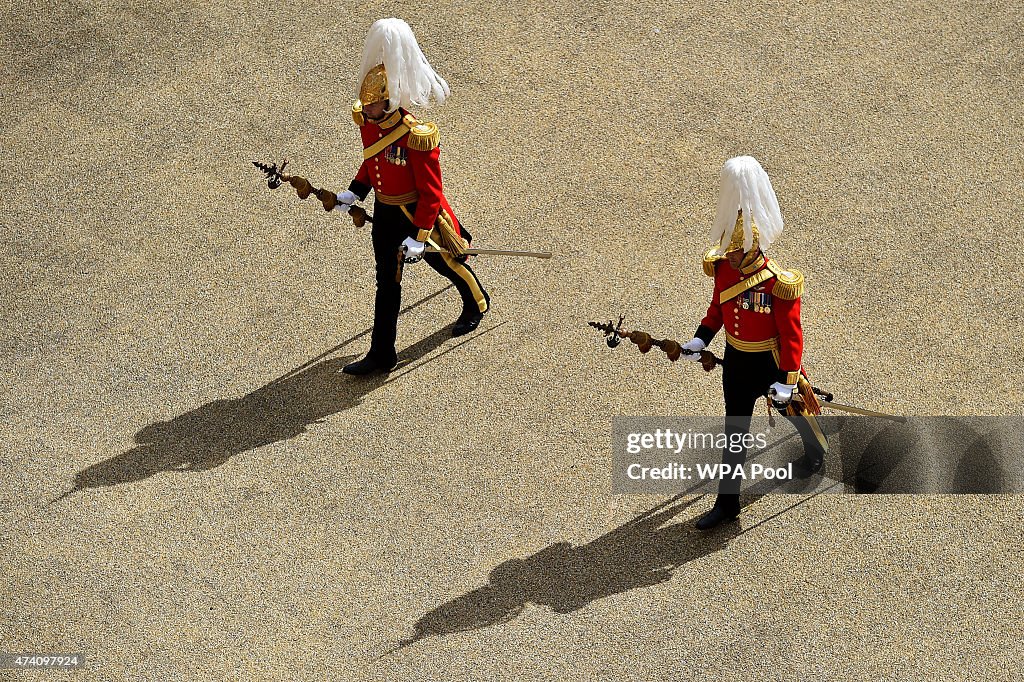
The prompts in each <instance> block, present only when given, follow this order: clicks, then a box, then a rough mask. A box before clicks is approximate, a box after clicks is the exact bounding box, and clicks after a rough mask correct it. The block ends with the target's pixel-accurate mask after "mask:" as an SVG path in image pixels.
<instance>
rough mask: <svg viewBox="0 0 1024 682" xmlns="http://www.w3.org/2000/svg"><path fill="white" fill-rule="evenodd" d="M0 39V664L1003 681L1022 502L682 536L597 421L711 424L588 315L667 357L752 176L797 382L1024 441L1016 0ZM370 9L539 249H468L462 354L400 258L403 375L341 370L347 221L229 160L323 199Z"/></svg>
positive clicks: (115, 24) (860, 512)
mask: <svg viewBox="0 0 1024 682" xmlns="http://www.w3.org/2000/svg"><path fill="white" fill-rule="evenodd" d="M0 12H2V20H0V22H2V23H0V26H2V31H0V36H2V39H3V44H4V47H5V49H4V54H5V58H4V60H3V67H2V68H3V74H2V77H3V88H2V90H0V97H2V105H3V111H4V116H3V119H2V121H0V158H2V161H3V168H4V171H5V173H4V174H5V177H6V182H5V183H4V194H5V198H4V211H3V214H2V221H3V225H2V229H3V247H2V249H0V268H2V272H3V273H4V277H3V281H2V283H0V306H2V308H0V309H2V310H3V315H4V324H3V325H2V326H0V381H2V384H3V392H2V394H0V416H2V418H3V419H2V422H0V424H2V426H0V463H2V466H3V470H4V471H5V472H7V474H6V476H5V477H4V479H3V483H2V484H0V511H2V515H0V564H2V566H3V571H2V579H3V583H2V584H3V590H4V593H5V594H4V596H5V598H4V599H3V601H2V606H0V650H4V651H19V650H38V649H49V650H69V651H82V652H85V654H86V656H87V658H89V659H90V660H91V666H90V668H89V670H88V671H87V672H83V673H80V674H79V675H77V676H74V678H75V679H144V680H168V679H195V680H205V679H239V680H253V679H289V680H291V679H309V680H323V679H339V680H347V679H396V680H420V679H422V680H439V679H441V680H444V679H480V680H483V679H638V680H639V679H664V680H678V679H732V678H735V677H740V676H741V677H744V678H746V679H793V680H808V679H832V680H834V679H864V680H868V679H872V680H873V679H911V678H920V679H949V680H978V679H993V680H1008V679H1011V678H1013V677H1014V676H1015V675H1019V667H1020V660H1021V658H1022V654H1024V646H1022V644H1021V642H1022V641H1024V628H1022V626H1021V622H1022V620H1021V616H1022V615H1024V613H1022V611H1024V606H1022V604H1024V594H1022V592H1024V588H1022V587H1021V582H1020V571H1021V565H1022V563H1021V548H1020V545H1021V539H1022V538H1021V536H1022V531H1021V526H1020V521H1021V498H1020V497H1019V496H1009V495H1007V496H987V497H985V496H961V497H944V496H902V497H896V496H839V495H822V496H818V497H814V498H813V499H804V498H801V497H797V496H782V495H776V496H772V495H769V496H765V497H762V498H760V499H756V500H750V502H751V504H750V506H749V507H748V508H747V510H746V512H745V514H744V516H743V517H742V522H741V524H739V525H733V526H732V527H731V528H729V529H725V530H723V531H722V532H720V533H716V534H712V535H708V536H699V535H698V534H697V533H696V531H694V530H692V521H693V520H694V519H695V518H696V517H697V516H699V515H700V514H701V513H702V512H703V511H704V510H705V509H706V508H707V506H708V504H709V500H708V499H707V498H694V497H692V496H684V497H680V498H678V499H674V500H671V501H668V504H667V505H666V502H667V500H666V498H664V497H656V496H652V497H649V498H648V497H636V496H620V497H616V496H613V495H611V494H610V487H609V486H610V469H609V457H610V452H609V442H610V441H609V436H610V434H609V430H610V418H611V416H612V415H619V414H626V415H634V414H651V415H672V414H680V415H686V414H708V413H711V414H715V413H718V412H719V411H720V410H721V409H722V406H721V388H720V385H719V383H718V376H717V375H716V376H711V377H709V376H706V375H704V374H703V373H701V372H699V371H698V370H696V369H695V368H694V367H692V366H687V367H682V366H672V365H670V364H669V363H668V362H666V361H665V360H664V359H663V358H656V357H653V356H651V357H643V356H640V355H639V354H638V353H636V352H635V351H634V350H633V349H629V348H622V349H619V350H618V351H617V352H614V353H613V352H611V351H609V350H608V349H607V348H606V347H604V346H603V345H602V344H600V342H599V339H598V338H597V337H596V334H594V333H592V332H593V330H589V329H587V328H586V327H585V326H584V322H585V321H586V320H588V319H607V318H608V317H611V316H613V315H617V314H618V313H620V312H622V311H627V315H628V319H629V320H630V321H631V322H633V323H634V324H636V325H639V326H642V327H643V328H645V329H649V330H650V331H652V332H655V333H657V334H660V335H666V336H674V337H676V338H679V339H681V340H685V339H686V338H689V335H690V334H692V332H693V329H694V328H695V326H696V323H697V321H698V320H699V318H700V316H701V315H702V313H703V310H704V307H705V306H706V300H707V296H708V294H709V291H710V282H709V280H708V279H707V278H706V277H705V276H704V275H703V274H702V272H701V268H700V256H701V254H702V252H703V250H704V249H705V248H706V241H707V240H706V230H707V227H708V225H709V223H710V220H711V217H712V215H713V211H714V205H715V200H716V191H717V176H718V170H719V168H720V167H721V164H722V162H723V161H724V160H725V159H726V158H728V157H730V156H733V155H736V154H741V153H749V154H752V155H754V156H756V157H758V158H759V159H761V160H762V162H763V163H764V165H765V167H766V168H767V170H768V172H769V173H770V175H771V176H772V179H773V181H774V184H775V188H776V190H777V192H778V194H779V196H780V199H781V202H782V207H783V212H784V215H785V218H786V231H785V233H784V234H783V236H782V238H781V239H780V241H779V243H778V245H777V248H773V251H772V253H773V255H774V256H775V257H776V258H777V260H779V262H781V263H782V264H784V265H785V266H787V267H793V268H798V269H801V270H802V271H804V272H805V274H806V275H807V278H808V288H807V296H806V298H805V300H804V326H805V330H806V349H807V350H806V360H805V362H806V365H807V367H808V368H809V370H810V371H811V373H812V374H813V376H815V377H816V378H818V379H819V380H820V382H821V383H822V384H823V385H826V386H827V387H828V388H829V389H830V390H832V391H834V392H835V393H836V395H837V396H839V397H842V398H843V399H845V400H846V401H848V402H854V403H858V404H864V405H867V406H871V407H876V408H880V409H886V410H890V411H894V412H899V413H903V414H911V415H929V414H958V415H969V414H983V415H1018V416H1019V415H1022V414H1024V393H1022V389H1021V386H1022V379H1024V376H1022V374H1024V371H1022V369H1021V364H1020V357H1021V350H1022V348H1021V342H1020V338H1021V335H1020V329H1021V328H1022V326H1024V324H1022V323H1024V305H1022V303H1021V294H1020V289H1021V286H1020V284H1021V280H1022V276H1024V259H1022V258H1021V255H1020V250H1021V218H1020V194H1021V193H1020V187H1021V178H1022V177H1024V161H1022V157H1021V155H1020V153H1019V152H1020V149H1021V143H1022V142H1024V133H1022V132H1021V131H1022V124H1024V104H1022V100H1021V92H1022V85H1024V83H1022V76H1021V73H1022V72H1024V38H1022V37H1021V36H1022V32H1024V18H1022V17H1024V15H1022V13H1021V12H1020V7H1019V6H1017V5H1015V4H1014V3H1010V2H976V3H964V2H951V3H934V2H914V3H900V4H899V5H898V6H894V5H893V4H892V3H883V2H858V3H841V2H814V3H806V2H786V3H772V4H767V3H765V4H759V3H750V2H725V3H714V4H713V5H706V6H705V5H692V4H684V3H676V2H670V3H664V2H651V1H649V0H640V1H638V2H632V3H609V2H600V1H598V2H589V3H586V4H583V3H578V4H577V3H566V2H549V3H529V4H525V5H516V6H512V5H510V4H508V3H501V2H492V3H487V2H450V3H441V4H437V5H432V6H431V5H428V4H427V3H416V4H408V5H406V4H402V3H395V2H373V3H367V4H365V5H362V6H357V7H354V6H350V5H346V6H342V5H338V6H337V7H329V6H319V7H318V6H316V5H315V4H314V5H308V4H307V5H305V6H299V5H295V4H294V3H247V2H242V3H224V4H223V5H219V6H212V4H207V3H204V4H202V5H200V4H191V3H135V4H130V3H107V2H98V3H88V4H79V3H73V4H72V3H65V2H57V3H39V2H35V1H33V0H29V2H27V3H19V4H17V5H14V6H11V7H8V8H5V9H3V10H0ZM389 15H399V16H402V17H404V18H405V19H407V20H408V21H409V22H410V23H411V24H412V26H413V28H414V29H415V31H416V32H417V35H418V37H419V39H420V42H421V44H422V45H423V47H424V50H425V51H426V53H427V55H428V57H429V58H430V59H431V61H432V62H433V64H434V65H435V67H436V68H437V69H438V70H439V71H440V72H441V73H442V74H443V75H444V76H445V77H446V78H447V79H448V81H449V83H450V84H451V86H452V89H453V97H452V99H451V101H450V102H449V103H448V104H447V105H445V106H444V107H443V108H440V109H437V110H436V111H433V112H429V113H426V112H419V113H421V114H423V116H424V117H429V118H431V119H433V120H435V121H436V122H437V124H438V126H439V127H440V129H441V132H442V144H443V155H442V164H443V170H444V173H445V180H446V187H447V193H448V196H449V198H450V200H451V201H452V204H453V206H454V207H455V210H456V211H457V213H458V214H459V215H460V217H461V218H462V220H463V221H464V222H465V223H466V224H467V225H469V226H470V227H471V229H473V231H474V234H475V235H476V237H477V239H478V242H477V243H478V244H479V245H480V246H489V247H501V246H516V247H522V248H536V249H548V250H552V251H556V252H557V258H555V259H553V260H551V261H549V262H541V261H534V260H526V259H522V260H513V259H507V260H499V259H492V260H488V261H486V262H483V261H481V262H480V263H479V264H478V265H477V266H476V269H477V271H478V273H479V274H480V276H481V279H482V280H483V281H484V283H485V285H486V286H487V287H488V289H489V290H490V292H491V295H492V299H493V303H494V309H493V312H492V313H491V314H489V315H488V316H487V318H486V319H485V323H484V325H483V326H482V328H481V331H480V332H478V333H477V334H475V335H474V336H472V337H470V338H468V339H459V340H452V339H450V338H448V336H447V330H446V326H447V325H449V324H450V322H451V321H452V320H454V318H455V316H456V315H457V313H458V303H457V297H456V296H455V293H454V291H451V290H448V291H442V289H443V287H442V284H443V280H441V279H440V278H438V277H437V276H436V275H435V274H434V273H433V272H431V271H429V270H428V269H427V268H426V267H414V268H410V270H409V272H408V273H407V275H406V279H405V300H404V303H405V304H406V305H407V306H409V309H408V310H407V312H405V313H404V314H403V315H402V317H401V323H400V329H399V348H400V351H401V353H402V358H403V360H404V362H405V364H404V365H403V367H402V368H401V369H400V370H399V371H398V372H396V373H394V374H392V375H391V376H390V377H389V378H388V379H386V380H385V379H376V380H368V381H356V380H353V379H351V378H348V377H345V376H343V375H341V374H339V373H338V369H339V368H340V367H341V366H342V365H343V364H344V363H345V362H346V361H348V360H350V359H353V358H355V357H357V356H359V355H360V354H361V353H363V352H365V349H366V347H367V345H368V341H369V336H368V332H367V329H368V327H369V324H370V320H371V317H372V282H373V273H372V263H371V260H370V247H369V238H368V235H367V234H364V233H363V232H361V231H360V230H358V229H356V228H354V227H352V226H351V225H349V224H346V221H345V220H343V219H342V218H341V217H340V216H337V215H333V216H332V215H327V214H325V213H324V212H323V211H322V210H320V209H319V208H317V207H316V206H312V205H309V204H308V203H307V204H303V203H302V202H300V201H299V200H298V199H297V198H296V197H295V196H294V195H291V196H289V195H288V194H287V193H286V191H285V189H282V190H278V192H277V193H274V194H272V193H270V192H268V191H267V189H266V186H265V185H264V184H262V183H261V182H260V178H259V176H258V174H257V173H256V171H255V170H254V169H253V168H252V167H251V166H250V165H249V162H250V161H251V160H252V159H254V158H263V159H267V160H269V159H272V158H273V159H277V158H280V157H282V156H287V157H288V158H289V159H291V163H292V168H293V169H294V172H297V173H302V174H305V175H307V176H309V177H310V178H312V179H313V180H314V181H317V182H322V183H325V184H327V185H328V186H331V187H337V188H342V187H343V186H345V185H346V184H347V182H348V180H349V179H350V178H351V176H352V175H353V173H354V172H355V169H356V167H357V164H358V160H359V158H360V155H359V146H358V138H357V132H356V129H355V127H354V126H353V124H352V122H351V119H350V117H349V114H348V107H349V104H350V101H351V99H352V98H353V90H354V87H355V85H354V83H353V72H354V71H355V69H356V68H357V61H358V52H359V50H360V48H361V45H362V39H363V36H364V34H365V31H366V29H367V28H368V27H369V25H370V23H372V21H373V20H375V19H377V18H379V17H382V16H389ZM289 191H290V190H289ZM439 292H440V295H436V296H435V294H438V293H439ZM439 330H440V331H439ZM721 343H722V342H721V340H716V342H715V348H716V349H717V348H720V346H721ZM403 349H404V350H403ZM68 491H74V492H73V494H71V495H69V496H66V497H63V498H62V499H58V500H56V501H53V500H54V499H55V498H58V497H59V496H61V495H62V494H63V493H66V492H68ZM4 674H7V673H0V675H4ZM10 674H11V675H13V673H10ZM61 677H62V676H61V675H60V674H54V673H40V674H38V675H29V674H23V675H19V676H18V677H17V678H16V679H36V678H38V679H61ZM67 677H68V679H71V678H72V676H71V675H68V676H67Z"/></svg>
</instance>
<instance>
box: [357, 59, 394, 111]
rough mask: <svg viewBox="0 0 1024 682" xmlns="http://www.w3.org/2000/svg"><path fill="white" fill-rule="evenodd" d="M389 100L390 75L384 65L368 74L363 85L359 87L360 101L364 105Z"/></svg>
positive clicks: (379, 65) (376, 67) (374, 68)
mask: <svg viewBox="0 0 1024 682" xmlns="http://www.w3.org/2000/svg"><path fill="white" fill-rule="evenodd" d="M386 99H388V73H387V71H385V70H384V65H383V64H378V65H377V66H375V67H373V68H372V69H370V70H369V71H367V72H366V76H365V77H364V78H363V83H362V85H360V86H359V101H360V102H362V103H363V105H364V106H365V105H367V104H373V103H374V102H382V101H384V100H386Z"/></svg>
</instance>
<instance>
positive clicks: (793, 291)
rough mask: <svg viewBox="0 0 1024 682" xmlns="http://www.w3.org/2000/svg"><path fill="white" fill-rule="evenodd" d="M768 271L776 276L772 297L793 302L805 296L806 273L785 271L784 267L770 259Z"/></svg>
mask: <svg viewBox="0 0 1024 682" xmlns="http://www.w3.org/2000/svg"><path fill="white" fill-rule="evenodd" d="M768 269H769V270H771V271H772V274H773V275H775V286H774V287H772V296H778V297H779V298H784V299H786V300H787V301H792V300H794V299H797V298H800V297H801V296H803V295H804V273H802V272H800V271H799V270H783V269H782V266H780V265H779V264H778V263H776V262H775V261H773V260H772V259H770V258H769V259H768Z"/></svg>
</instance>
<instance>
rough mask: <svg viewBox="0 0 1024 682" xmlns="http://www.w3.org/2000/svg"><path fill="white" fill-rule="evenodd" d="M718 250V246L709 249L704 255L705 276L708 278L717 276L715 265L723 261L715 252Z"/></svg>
mask: <svg viewBox="0 0 1024 682" xmlns="http://www.w3.org/2000/svg"><path fill="white" fill-rule="evenodd" d="M717 250H718V247H717V246H716V247H714V248H712V249H708V252H707V253H705V254H704V274H705V275H707V276H708V277H714V276H715V264H716V263H717V262H718V261H720V260H722V256H719V255H717V254H715V251H717Z"/></svg>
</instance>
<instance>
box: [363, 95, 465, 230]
mask: <svg viewBox="0 0 1024 682" xmlns="http://www.w3.org/2000/svg"><path fill="white" fill-rule="evenodd" d="M353 118H355V120H356V122H357V123H359V133H360V135H361V136H362V139H363V150H364V154H363V156H364V160H363V163H362V165H361V166H360V167H359V172H358V173H356V177H355V180H354V181H353V182H352V184H351V185H350V186H349V189H350V190H352V191H353V192H355V193H356V194H357V195H358V196H359V198H360V199H365V198H366V195H367V194H368V193H369V191H370V189H373V191H374V193H375V196H376V200H377V201H380V202H382V203H385V204H390V205H393V206H405V205H409V204H413V203H415V204H416V210H415V212H414V213H412V212H410V213H411V220H412V223H413V225H415V226H416V228H417V229H418V230H419V232H418V233H417V234H416V239H417V240H418V241H425V240H426V239H427V236H428V235H429V234H430V231H431V230H432V229H433V228H434V223H435V221H436V220H437V218H438V215H439V214H440V213H441V212H442V211H443V212H444V213H445V214H447V217H448V219H449V220H450V221H451V223H452V226H453V227H454V228H455V232H456V234H461V228H460V226H459V222H458V220H457V219H456V218H455V214H454V213H453V212H452V209H451V206H449V205H448V200H447V199H446V198H445V196H444V192H443V191H442V185H441V164H440V162H439V157H440V155H441V150H440V147H439V146H438V143H439V137H440V136H439V134H438V131H437V126H435V125H434V124H433V123H420V122H419V121H417V120H416V118H415V117H413V116H412V114H409V113H408V112H406V111H405V110H404V109H396V110H395V111H394V112H392V113H391V114H389V115H388V116H386V117H385V118H384V120H382V121H381V122H380V124H379V125H378V124H377V123H374V122H372V121H369V120H366V119H364V117H363V115H362V113H361V110H360V108H357V109H353ZM387 140H390V142H388V143H387V144H385V141H387ZM374 145H376V146H377V149H376V150H374ZM367 153H371V155H370V156H369V158H367Z"/></svg>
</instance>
